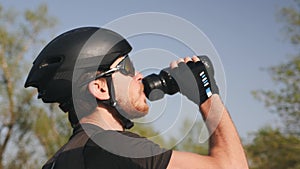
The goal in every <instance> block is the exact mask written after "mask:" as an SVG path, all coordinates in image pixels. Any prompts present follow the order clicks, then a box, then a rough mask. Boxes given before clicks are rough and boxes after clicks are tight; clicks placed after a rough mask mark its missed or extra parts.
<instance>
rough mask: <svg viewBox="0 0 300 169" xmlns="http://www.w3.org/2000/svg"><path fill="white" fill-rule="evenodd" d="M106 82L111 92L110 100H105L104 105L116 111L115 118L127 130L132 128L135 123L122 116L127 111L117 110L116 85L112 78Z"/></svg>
mask: <svg viewBox="0 0 300 169" xmlns="http://www.w3.org/2000/svg"><path fill="white" fill-rule="evenodd" d="M106 81H107V86H108V89H109V92H110V99H108V100H103V101H102V103H104V104H108V105H110V106H111V107H112V108H113V109H114V110H115V112H116V113H113V116H114V117H115V118H116V119H117V120H118V122H119V123H120V124H121V125H122V126H123V127H124V128H125V129H130V128H132V127H133V125H134V124H133V122H132V121H130V120H129V119H127V118H126V117H124V116H123V115H122V113H125V111H124V110H123V109H122V108H120V107H118V109H117V105H118V102H117V100H116V97H115V88H114V85H113V82H112V77H111V76H108V77H107V78H106Z"/></svg>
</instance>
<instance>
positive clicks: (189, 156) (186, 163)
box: [168, 57, 248, 169]
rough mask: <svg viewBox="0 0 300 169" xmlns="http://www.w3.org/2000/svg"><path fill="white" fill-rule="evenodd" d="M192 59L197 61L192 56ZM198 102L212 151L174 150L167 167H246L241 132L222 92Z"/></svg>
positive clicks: (209, 168)
mask: <svg viewBox="0 0 300 169" xmlns="http://www.w3.org/2000/svg"><path fill="white" fill-rule="evenodd" d="M188 61H190V59H187V58H185V60H184V62H188ZM193 61H194V62H197V61H198V60H197V58H195V57H193ZM177 63H178V62H177ZM177 63H172V64H171V67H176V66H177V65H176V64H177ZM183 94H184V93H183ZM187 97H189V96H187ZM199 105H200V106H199V107H200V112H201V114H202V117H203V119H204V120H205V122H206V126H207V128H208V131H209V132H210V139H209V154H208V155H207V156H203V155H198V154H194V153H189V152H179V151H173V153H172V156H171V159H170V162H169V165H168V169H173V168H176V169H180V168H187V169H193V168H197V169H202V168H203V169H227V168H228V169H247V168H248V163H247V159H246V156H245V152H244V150H243V147H242V144H241V141H240V138H239V135H238V133H237V130H236V128H235V126H234V124H233V122H232V119H231V117H230V115H229V113H228V111H227V110H226V108H225V106H224V104H223V103H222V100H221V98H220V97H219V95H218V94H213V95H212V96H209V97H208V98H207V100H206V101H204V102H202V103H201V102H200V103H199Z"/></svg>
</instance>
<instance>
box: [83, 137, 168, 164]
mask: <svg viewBox="0 0 300 169" xmlns="http://www.w3.org/2000/svg"><path fill="white" fill-rule="evenodd" d="M85 154H89V155H88V156H90V157H92V158H90V159H89V160H88V161H90V163H95V161H98V163H101V164H103V163H106V162H105V160H103V159H107V160H106V161H107V162H108V161H112V160H113V161H114V162H115V164H114V165H117V164H120V163H122V164H123V165H126V164H127V165H129V166H128V167H129V168H132V166H135V165H138V166H139V167H141V168H166V166H167V165H168V163H169V160H170V158H171V154H172V151H171V150H166V149H163V148H161V147H160V146H159V145H158V144H156V143H154V142H152V141H150V140H148V139H147V138H145V137H141V136H139V135H137V134H135V133H132V132H117V131H103V132H99V133H97V134H95V135H94V136H93V137H92V138H90V139H89V141H88V142H87V144H86V148H85ZM92 159H94V160H92ZM97 159H98V160H97Z"/></svg>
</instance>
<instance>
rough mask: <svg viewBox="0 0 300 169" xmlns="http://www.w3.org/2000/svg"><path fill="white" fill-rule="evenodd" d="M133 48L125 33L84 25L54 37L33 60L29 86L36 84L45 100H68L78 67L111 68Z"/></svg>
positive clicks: (27, 83) (48, 101)
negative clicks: (74, 73) (75, 70)
mask: <svg viewBox="0 0 300 169" xmlns="http://www.w3.org/2000/svg"><path fill="white" fill-rule="evenodd" d="M131 49H132V47H131V46H130V44H129V43H128V42H127V41H126V40H125V39H124V38H123V37H122V36H121V35H119V34H117V33H115V32H113V31H111V30H108V29H104V28H98V27H81V28H77V29H73V30H70V31H68V32H65V33H63V34H61V35H59V36H58V37H56V38H55V39H53V40H52V41H51V42H50V43H49V44H48V45H47V46H46V47H45V48H44V49H43V50H42V51H41V53H40V54H39V55H38V57H37V58H36V59H35V61H34V62H33V67H32V68H31V70H30V73H29V75H28V77H27V80H26V82H25V87H29V86H32V87H36V88H37V89H38V98H41V99H42V100H43V102H45V103H53V102H58V103H62V102H65V100H66V99H69V98H70V97H71V96H72V95H71V94H72V80H74V79H72V78H73V72H74V67H76V68H75V69H82V71H83V72H84V71H85V70H86V69H88V68H94V70H95V69H98V68H102V69H105V68H109V66H110V65H111V64H112V63H113V62H114V61H115V60H116V59H117V58H118V57H120V56H123V55H126V54H127V53H129V52H130V51H131ZM100 61H101V62H100ZM75 64H76V66H75Z"/></svg>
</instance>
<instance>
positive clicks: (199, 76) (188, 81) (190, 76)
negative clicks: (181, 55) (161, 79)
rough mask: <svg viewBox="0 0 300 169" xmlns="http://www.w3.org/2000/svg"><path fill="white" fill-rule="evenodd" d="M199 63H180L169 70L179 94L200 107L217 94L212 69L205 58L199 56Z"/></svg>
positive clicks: (217, 90) (209, 62)
mask: <svg viewBox="0 0 300 169" xmlns="http://www.w3.org/2000/svg"><path fill="white" fill-rule="evenodd" d="M199 58H200V61H198V62H193V61H189V62H187V63H184V62H180V63H179V64H178V67H176V68H174V69H171V70H170V74H171V76H172V77H173V78H174V79H175V81H176V82H177V84H178V87H179V90H180V92H181V93H182V94H183V95H185V96H186V97H188V98H189V99H190V100H191V101H193V102H194V103H196V104H198V105H201V104H202V103H203V102H205V101H206V100H207V99H208V98H209V97H210V96H212V94H215V93H216V94H219V89H218V86H217V84H216V81H215V79H214V68H213V65H212V63H211V61H210V60H209V58H208V57H207V56H200V57H199Z"/></svg>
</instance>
